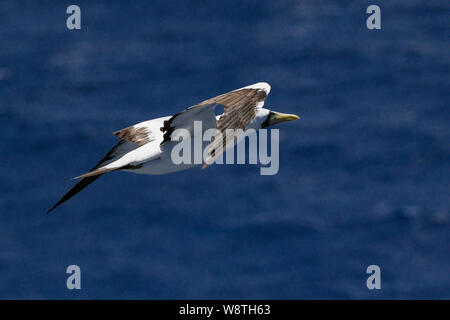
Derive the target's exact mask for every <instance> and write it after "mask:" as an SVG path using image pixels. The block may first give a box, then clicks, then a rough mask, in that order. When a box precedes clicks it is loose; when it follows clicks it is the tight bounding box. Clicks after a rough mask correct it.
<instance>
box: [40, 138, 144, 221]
mask: <svg viewBox="0 0 450 320" xmlns="http://www.w3.org/2000/svg"><path fill="white" fill-rule="evenodd" d="M138 147H139V145H137V144H135V143H131V142H129V141H126V140H120V141H119V143H117V145H115V146H114V147H113V148H112V149H111V150H109V152H108V153H107V154H106V155H105V156H104V157H103V158H102V159H101V160H100V161H99V162H98V163H97V164H96V165H95V166H94V167H93V168H92V169H91V170H90V171H89V172H93V171H95V170H97V169H98V168H101V167H103V166H106V165H108V164H110V163H111V162H114V161H115V160H116V159H118V158H120V157H122V156H123V155H125V154H126V153H128V152H130V151H132V150H134V149H136V148H138ZM100 176H101V174H98V175H95V176H91V177H87V178H83V179H81V180H80V181H78V183H77V184H76V185H74V186H73V187H72V188H71V189H70V190H69V191H68V192H67V193H66V194H65V195H64V196H62V198H61V199H60V200H59V201H58V202H57V203H55V205H54V206H53V207H51V208H50V209H49V210H48V211H47V213H49V212H50V211H52V210H53V209H55V208H56V207H57V206H59V205H60V204H63V203H64V202H66V201H67V200H69V199H70V198H72V197H73V196H74V195H76V194H77V193H79V192H80V191H81V190H83V189H84V188H86V187H87V186H88V185H90V184H91V183H92V182H94V181H95V180H97V179H98V178H100Z"/></svg>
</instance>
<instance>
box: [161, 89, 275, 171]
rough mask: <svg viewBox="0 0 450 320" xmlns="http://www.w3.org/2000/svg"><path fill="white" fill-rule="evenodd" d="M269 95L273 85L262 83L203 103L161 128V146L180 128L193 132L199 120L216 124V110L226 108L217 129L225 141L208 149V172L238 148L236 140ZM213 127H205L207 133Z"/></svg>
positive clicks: (215, 141) (172, 119)
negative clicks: (234, 147)
mask: <svg viewBox="0 0 450 320" xmlns="http://www.w3.org/2000/svg"><path fill="white" fill-rule="evenodd" d="M269 92H270V85H269V84H268V83H265V82H260V83H256V84H253V85H251V86H247V87H244V88H241V89H237V90H234V91H231V92H228V93H224V94H221V95H219V96H217V97H214V98H211V99H208V100H205V101H203V102H200V103H199V104H196V105H194V106H192V107H190V108H188V109H186V110H184V111H182V112H180V113H178V114H176V115H174V116H173V117H171V118H170V119H169V120H167V121H164V126H163V127H162V128H161V130H162V131H163V134H164V139H163V142H162V143H161V144H163V143H166V142H167V141H170V140H171V138H172V134H173V132H174V131H175V130H176V129H177V128H188V129H190V128H191V126H192V124H193V121H195V120H205V119H206V120H208V121H210V120H211V119H214V121H215V115H214V108H215V106H217V105H222V106H223V108H224V113H223V115H222V116H221V117H220V119H219V120H218V121H217V122H214V123H215V126H216V128H217V129H218V130H219V131H220V133H221V134H222V139H213V140H212V142H211V143H210V145H209V146H208V152H209V156H208V157H207V158H206V159H205V164H204V166H203V168H204V167H206V166H207V165H208V164H211V163H212V162H213V161H214V160H215V159H216V158H217V157H218V156H219V155H220V154H221V153H222V152H223V151H225V150H226V149H228V148H230V147H232V146H233V145H234V143H235V138H237V137H238V136H239V135H240V134H242V132H243V131H244V130H245V129H246V128H247V126H248V125H249V123H250V122H251V121H252V120H253V118H254V117H255V115H256V112H257V110H258V109H260V108H262V106H263V105H264V99H265V98H266V97H267V95H268V94H269ZM213 127H214V125H210V126H208V125H207V126H205V124H203V128H204V129H207V128H213ZM227 129H233V130H227ZM238 129H241V130H238Z"/></svg>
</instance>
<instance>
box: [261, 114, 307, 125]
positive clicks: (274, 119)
mask: <svg viewBox="0 0 450 320" xmlns="http://www.w3.org/2000/svg"><path fill="white" fill-rule="evenodd" d="M297 119H299V116H297V115H295V114H288V113H281V112H276V111H270V113H269V116H268V117H267V119H266V121H264V123H263V124H262V128H265V127H268V126H273V125H274V124H277V123H280V122H284V121H293V120H297Z"/></svg>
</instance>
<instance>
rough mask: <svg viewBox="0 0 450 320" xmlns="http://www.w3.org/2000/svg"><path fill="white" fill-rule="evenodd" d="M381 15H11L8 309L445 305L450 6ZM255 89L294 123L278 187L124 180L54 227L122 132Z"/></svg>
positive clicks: (6, 11) (1, 94)
mask: <svg viewBox="0 0 450 320" xmlns="http://www.w3.org/2000/svg"><path fill="white" fill-rule="evenodd" d="M372 2H373V1H331V0H322V1H317V0H315V1H312V0H302V1H261V0H259V1H243V0H238V1H235V0H227V1H207V2H201V1H173V2H172V1H170V2H169V1H145V2H144V1H142V2H134V1H133V2H129V1H114V2H112V1H106V0H105V1H100V0H96V1H82V0H77V1H76V2H75V4H77V5H79V6H80V8H81V14H82V18H81V20H82V21H81V24H82V29H81V30H75V31H69V30H68V29H67V28H66V18H67V16H68V15H67V14H66V8H67V6H68V5H70V4H74V3H69V2H66V1H12V0H5V1H1V2H0V126H1V128H2V132H3V136H2V139H1V150H2V156H1V158H0V163H1V165H0V176H1V181H2V183H1V184H0V188H1V193H0V298H1V299H11V298H19V299H29V298H38V299H47V298H59V299H78V298H95V299H103V298H114V299H122V298H125V299H131V298H137V299H175V298H176V299H213V298H223V299H243V298H246V299H314V298H316V299H317V298H318V299H324V298H331V299H358V298H367V299H380V298H394V299H397V298H450V276H449V271H450V228H449V227H450V194H449V190H450V188H449V186H450V185H449V182H450V145H449V141H450V113H449V111H448V108H449V105H450V90H449V89H450V88H449V85H450V83H449V71H450V56H449V48H450V46H449V36H450V19H449V13H450V4H449V2H448V1H445V0H441V1H419V0H409V1H398V0H396V1H394V0H390V1H381V0H380V1H378V2H376V3H375V4H378V5H379V6H380V7H381V18H382V29H381V30H368V29H367V28H366V18H367V16H368V15H367V14H366V13H365V11H366V8H367V6H368V5H370V4H374V3H372ZM260 81H267V82H269V83H270V84H271V86H272V91H271V94H270V96H269V97H268V99H267V100H266V107H268V108H273V109H275V110H278V111H281V112H288V113H296V114H299V115H300V117H301V119H300V120H298V121H295V122H291V123H285V124H281V125H280V126H278V128H279V129H280V142H281V143H280V171H279V173H278V174H277V175H275V176H261V175H260V174H259V168H258V167H257V166H253V165H236V166H219V165H215V166H210V167H208V168H207V169H205V170H201V169H200V168H194V169H192V170H189V171H184V172H180V173H176V174H171V175H166V176H159V177H158V176H156V177H152V176H138V175H133V174H127V173H113V174H109V175H105V176H103V177H102V178H100V179H99V180H98V181H96V182H95V183H94V184H93V185H92V186H89V187H88V188H87V189H86V190H84V191H83V192H82V193H80V194H79V195H78V196H76V197H75V198H73V199H71V200H70V201H69V202H67V203H66V204H64V205H63V206H61V207H60V208H58V209H57V210H55V211H54V213H53V214H50V215H46V213H45V212H46V210H47V209H48V208H49V207H50V206H52V205H53V204H54V202H55V201H56V200H58V199H59V197H60V196H62V194H64V193H65V192H66V191H67V190H68V189H69V188H70V187H71V186H72V185H73V183H74V182H73V181H72V180H70V178H71V177H74V176H77V175H79V174H81V173H84V172H86V171H87V170H89V169H90V168H91V167H92V166H93V165H94V164H95V163H96V162H97V161H98V160H99V159H100V158H101V157H103V155H104V154H105V153H106V152H107V151H108V150H109V148H110V147H111V146H113V145H114V144H115V143H116V138H115V137H113V136H112V135H111V133H112V132H113V131H116V130H118V129H121V128H124V127H127V126H129V125H131V124H133V123H137V122H140V121H143V120H147V119H151V118H155V117H160V116H165V115H170V114H174V113H177V112H179V111H181V110H182V109H184V108H186V107H188V106H191V105H193V104H195V103H197V102H199V101H202V100H204V99H206V98H209V97H212V96H215V95H218V94H220V93H223V92H227V91H229V90H233V89H236V88H239V87H242V86H245V85H248V84H252V83H255V82H260ZM71 264H76V265H79V266H80V268H81V270H82V289H81V290H78V291H77V290H73V291H69V290H68V289H67V288H66V278H67V276H68V275H67V274H66V273H65V270H66V267H67V266H68V265H71ZM372 264H376V265H379V266H380V268H381V279H382V280H381V281H382V282H381V285H382V289H381V290H372V291H371V290H368V289H367V288H366V279H367V277H368V275H367V274H366V268H367V266H369V265H372Z"/></svg>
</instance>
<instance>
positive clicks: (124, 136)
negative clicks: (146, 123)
mask: <svg viewBox="0 0 450 320" xmlns="http://www.w3.org/2000/svg"><path fill="white" fill-rule="evenodd" d="M113 135H115V136H116V137H118V138H119V139H121V140H127V141H130V142H134V143H136V144H138V145H139V146H143V145H144V144H146V143H149V142H151V141H153V140H152V138H151V137H150V135H149V133H148V132H147V129H146V128H145V127H140V128H135V127H134V126H131V127H128V128H125V129H122V130H119V131H116V132H114V133H113Z"/></svg>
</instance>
